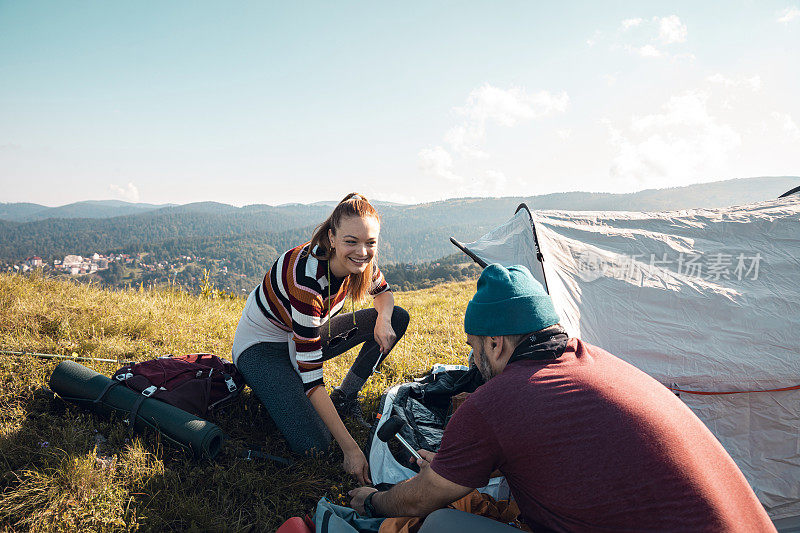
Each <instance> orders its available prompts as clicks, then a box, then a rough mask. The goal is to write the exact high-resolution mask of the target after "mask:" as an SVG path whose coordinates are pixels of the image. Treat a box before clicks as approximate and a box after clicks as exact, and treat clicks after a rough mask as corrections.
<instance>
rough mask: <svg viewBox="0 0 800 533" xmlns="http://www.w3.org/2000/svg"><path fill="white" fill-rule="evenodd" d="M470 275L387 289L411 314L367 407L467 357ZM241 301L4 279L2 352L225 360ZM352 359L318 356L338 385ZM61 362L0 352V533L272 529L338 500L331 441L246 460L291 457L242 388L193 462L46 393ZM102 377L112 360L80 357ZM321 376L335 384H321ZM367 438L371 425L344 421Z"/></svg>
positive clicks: (372, 384)
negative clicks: (219, 442) (217, 440)
mask: <svg viewBox="0 0 800 533" xmlns="http://www.w3.org/2000/svg"><path fill="white" fill-rule="evenodd" d="M473 288H474V282H463V283H456V284H450V285H442V286H438V287H434V288H431V289H426V290H422V291H415V292H406V293H399V294H397V296H396V299H397V301H398V304H399V305H402V306H403V307H405V308H406V309H408V311H409V312H410V314H411V317H412V320H411V324H410V326H409V329H408V332H407V334H406V336H405V337H404V339H403V340H402V341H401V342H400V343H399V344H398V346H397V347H396V348H395V350H394V351H393V352H392V355H391V356H390V357H389V358H388V359H387V360H386V362H385V363H384V365H383V368H382V374H380V375H376V376H373V377H372V378H371V379H370V381H369V382H368V383H367V385H366V387H365V390H364V393H365V405H366V410H367V414H374V409H375V408H376V407H377V401H378V398H379V397H380V394H381V392H383V391H384V390H385V389H386V388H387V387H388V386H389V385H391V384H394V383H398V382H402V381H407V380H408V379H409V378H410V377H412V376H414V375H418V374H420V373H423V372H424V371H425V370H427V369H429V368H430V367H431V366H432V364H433V363H435V362H446V363H456V362H463V361H464V359H465V356H466V349H465V348H466V346H465V345H464V340H463V339H464V337H463V333H462V317H463V312H464V308H465V307H466V303H467V301H468V299H469V297H470V295H471V294H472V291H473ZM243 305H244V301H243V300H241V299H234V300H230V299H208V298H204V297H202V296H200V297H195V296H190V295H188V294H186V293H183V292H178V291H170V290H143V291H137V290H129V291H105V290H102V289H100V288H98V287H95V286H86V285H78V284H74V283H70V282H64V281H55V280H52V279H47V278H43V277H22V276H18V275H0V350H13V351H20V350H25V351H29V352H44V353H57V354H73V353H74V354H77V355H79V356H81V357H95V358H112V359H115V358H119V359H122V360H137V361H139V360H145V359H151V358H154V357H158V356H163V355H166V354H170V353H171V354H184V353H192V352H201V351H208V352H212V353H216V354H219V355H222V356H224V357H229V353H230V347H231V343H232V341H233V334H234V330H235V327H236V323H237V321H238V319H239V315H240V312H241V308H242V306H243ZM354 357H355V352H352V353H348V354H345V355H343V356H341V357H339V358H336V359H333V360H332V361H329V362H328V363H326V365H325V379H326V382H327V383H328V384H332V385H335V384H337V383H339V382H340V381H341V379H342V377H343V376H344V374H345V373H346V371H347V369H348V368H349V365H350V364H351V363H352V361H353V359H354ZM57 364H58V361H53V360H46V359H39V358H35V357H32V356H29V355H25V356H17V355H0V405H2V406H3V408H2V410H0V465H2V466H0V530H13V531H25V530H30V531H78V530H80V531H120V530H125V531H127V530H140V531H161V530H170V529H180V530H184V529H195V530H212V531H247V530H255V531H271V530H274V529H275V528H276V527H277V526H278V525H279V524H280V523H282V522H283V521H284V520H285V519H286V518H288V517H290V516H293V515H303V514H305V513H306V512H310V511H312V509H313V507H314V505H315V504H316V501H317V500H318V499H319V498H320V497H321V496H323V495H326V496H328V497H329V498H330V499H332V500H334V501H338V502H340V503H342V502H344V495H346V493H347V491H348V490H349V489H351V488H353V487H354V486H355V484H354V482H353V481H352V479H350V478H349V477H348V476H347V475H346V474H344V473H343V472H342V470H341V468H340V464H341V461H342V455H341V452H339V451H338V448H335V449H332V450H331V451H330V452H328V453H327V454H325V455H323V456H321V457H316V458H311V459H300V460H298V461H297V462H296V463H295V464H294V465H293V466H290V467H284V466H280V465H277V464H274V463H271V462H268V461H265V460H257V461H247V460H244V459H242V458H240V457H239V455H238V454H239V453H240V452H242V451H243V450H245V449H247V447H249V446H254V445H260V446H262V447H263V448H264V450H265V451H267V452H268V453H271V454H274V455H278V456H283V457H290V456H291V454H290V452H289V450H288V448H287V446H286V445H285V443H284V442H283V440H282V438H281V437H280V436H279V435H278V434H277V431H276V429H275V426H274V425H273V423H272V422H271V420H270V419H269V417H268V415H267V414H266V413H265V411H264V410H263V408H262V407H261V406H260V404H259V403H258V401H257V400H256V399H255V397H254V396H252V395H251V394H250V391H249V389H247V390H245V392H244V393H243V395H242V397H241V398H240V399H239V400H238V401H237V403H236V404H235V405H233V406H232V407H229V408H228V409H226V410H225V411H224V412H222V413H220V414H219V415H217V416H216V417H215V418H214V419H212V421H213V422H215V423H216V424H217V425H219V426H220V428H221V429H222V430H223V431H224V432H225V433H226V435H227V436H228V437H229V440H227V441H226V443H225V445H224V446H223V450H222V452H221V453H220V455H219V456H218V457H217V459H216V460H215V461H213V462H198V461H195V460H193V459H191V458H189V457H188V456H187V455H186V454H185V453H184V452H182V451H180V450H178V449H176V448H174V447H172V446H171V445H169V444H167V443H162V442H160V440H159V439H158V436H157V435H146V436H140V435H136V436H134V435H131V434H129V433H128V432H127V429H126V428H125V426H124V425H123V423H122V422H121V421H119V420H109V419H104V418H102V417H99V416H96V415H94V414H90V413H88V412H86V411H84V410H82V409H80V408H78V407H76V406H74V405H72V404H67V403H64V402H63V401H61V400H60V399H58V398H55V397H53V395H52V393H49V391H48V390H47V389H46V387H47V382H48V379H49V376H50V374H51V373H52V371H53V369H54V368H55V366H56V365H57ZM82 364H84V365H86V366H88V367H90V368H92V369H94V370H96V371H98V372H100V373H102V374H105V375H110V374H111V373H113V371H114V370H116V368H117V367H118V365H117V364H116V363H101V362H82ZM329 386H330V385H329ZM348 426H349V427H350V430H351V432H352V433H353V435H354V437H355V438H356V440H358V441H359V443H360V444H361V445H362V446H363V445H364V444H366V437H367V434H366V432H365V431H364V430H361V429H360V428H357V427H355V426H353V425H351V424H348Z"/></svg>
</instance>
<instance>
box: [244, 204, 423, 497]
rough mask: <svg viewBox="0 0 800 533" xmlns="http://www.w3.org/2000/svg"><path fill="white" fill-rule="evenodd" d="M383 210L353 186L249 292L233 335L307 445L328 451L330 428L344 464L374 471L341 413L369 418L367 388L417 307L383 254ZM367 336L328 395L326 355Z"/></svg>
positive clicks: (255, 378) (248, 375)
mask: <svg viewBox="0 0 800 533" xmlns="http://www.w3.org/2000/svg"><path fill="white" fill-rule="evenodd" d="M380 227H381V226H380V216H379V215H378V213H377V211H375V208H374V207H372V205H371V204H370V203H369V201H367V199H366V198H364V197H363V196H361V195H360V194H357V193H350V194H348V195H347V196H345V197H344V199H343V200H342V201H341V202H339V204H338V205H337V206H336V207H335V208H334V210H333V212H332V213H331V214H330V216H329V217H328V218H327V220H325V222H323V223H322V224H320V225H319V226H318V227H317V228H316V230H315V231H314V235H313V236H312V238H311V241H310V242H307V243H305V244H301V245H300V246H297V247H296V248H292V249H291V250H289V251H287V252H286V253H284V254H283V255H281V256H280V257H279V258H278V260H277V261H275V264H273V265H272V268H270V269H269V271H268V272H267V274H266V276H264V281H263V282H262V283H261V284H260V285H259V286H258V287H256V288H255V290H254V291H253V292H252V293H251V294H250V296H249V297H248V298H247V303H246V305H245V308H244V311H243V312H242V318H241V319H240V320H239V325H238V326H237V328H236V336H235V338H234V341H233V360H234V363H236V366H237V367H238V368H239V370H240V371H241V372H242V375H243V376H244V378H245V380H246V381H247V384H248V385H250V387H251V388H252V389H253V391H254V392H255V393H256V395H257V396H258V398H259V400H261V402H262V403H263V404H264V406H265V407H266V408H267V411H269V414H270V416H271V417H272V419H273V420H274V421H275V424H276V425H277V426H278V428H279V429H280V431H281V433H282V434H283V435H284V437H286V439H287V440H288V441H289V445H290V446H291V448H292V450H294V451H295V452H298V453H306V452H311V451H323V450H325V449H326V448H327V447H328V446H329V445H330V440H331V435H332V436H333V438H334V439H335V440H336V442H337V443H338V444H339V446H340V447H341V449H342V452H343V453H344V465H343V466H344V469H345V470H346V471H347V472H348V473H350V474H352V475H353V476H355V477H356V478H357V479H358V480H359V481H360V482H362V483H367V482H368V480H369V466H368V463H367V460H366V458H365V457H364V453H363V452H362V451H361V449H360V448H359V447H358V445H357V444H356V442H355V440H354V439H353V437H352V436H351V435H350V433H349V432H348V431H347V428H345V426H344V424H343V423H342V416H352V417H353V418H355V419H357V420H358V421H359V422H361V423H362V424H364V425H366V422H364V419H363V416H362V414H361V407H360V405H359V403H358V392H359V391H360V390H361V387H362V386H363V385H364V382H365V381H366V380H367V379H368V378H369V376H370V375H371V374H372V372H373V371H374V370H375V369H376V368H377V367H378V365H380V364H381V362H382V361H383V359H385V358H386V356H387V355H388V354H389V352H390V351H391V349H392V348H393V347H394V345H395V344H396V343H397V341H398V339H399V338H400V337H402V336H403V333H405V330H406V327H407V326H408V320H409V317H408V313H407V312H406V311H405V310H404V309H402V308H400V307H396V306H395V305H394V296H393V295H392V291H391V289H390V288H389V286H388V284H387V283H386V281H385V280H384V279H383V274H381V271H380V269H379V268H378V266H377V265H376V264H375V256H376V252H377V248H378V238H379V234H380ZM368 295H370V296H372V297H373V298H374V308H371V309H362V310H359V311H355V310H353V312H351V313H346V314H343V315H340V316H335V315H336V314H337V313H338V312H339V311H341V310H342V308H343V307H344V301H345V298H346V297H348V296H349V297H350V300H351V301H352V302H353V303H355V302H356V301H362V300H364V299H366V297H367V296H368ZM359 344H362V347H361V351H360V352H359V354H358V356H357V357H356V360H355V362H354V363H353V366H352V367H351V368H350V370H349V371H348V373H347V375H346V376H345V378H344V381H342V384H341V386H339V387H337V388H336V389H334V390H333V392H332V393H331V395H330V396H328V394H327V392H326V390H325V386H324V383H323V374H322V363H323V361H326V360H328V359H331V358H332V357H335V356H337V355H340V354H342V353H344V352H346V351H347V350H349V349H351V348H353V347H354V346H358V345H359Z"/></svg>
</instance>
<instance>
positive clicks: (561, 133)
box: [556, 128, 572, 141]
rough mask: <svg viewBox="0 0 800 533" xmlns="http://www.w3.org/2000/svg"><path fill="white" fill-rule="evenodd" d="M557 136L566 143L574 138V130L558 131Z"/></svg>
mask: <svg viewBox="0 0 800 533" xmlns="http://www.w3.org/2000/svg"><path fill="white" fill-rule="evenodd" d="M556 135H558V138H559V139H562V140H565V141H566V140H567V139H569V138H570V137H572V130H571V129H569V128H564V129H561V130H558V131H556Z"/></svg>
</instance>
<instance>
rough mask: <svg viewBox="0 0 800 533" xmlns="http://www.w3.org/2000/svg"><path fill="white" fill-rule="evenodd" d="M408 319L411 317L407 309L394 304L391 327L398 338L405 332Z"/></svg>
mask: <svg viewBox="0 0 800 533" xmlns="http://www.w3.org/2000/svg"><path fill="white" fill-rule="evenodd" d="M410 320H411V317H410V316H409V314H408V311H406V310H405V309H403V308H402V307H400V306H399V305H395V306H394V309H393V310H392V329H394V332H395V334H396V335H397V338H398V339H399V338H400V337H402V336H403V334H404V333H405V332H406V328H407V327H408V323H409V321H410Z"/></svg>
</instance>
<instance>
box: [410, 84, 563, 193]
mask: <svg viewBox="0 0 800 533" xmlns="http://www.w3.org/2000/svg"><path fill="white" fill-rule="evenodd" d="M568 105H569V96H567V93H565V92H561V93H558V94H554V93H550V92H548V91H539V92H535V93H529V92H527V91H526V90H525V89H523V88H521V87H511V88H509V89H501V88H499V87H495V86H493V85H490V84H488V83H486V84H484V85H482V86H480V87H478V88H476V89H474V90H472V91H471V92H470V93H469V95H467V99H466V102H465V103H464V105H463V106H461V107H455V108H453V110H454V111H455V112H456V114H457V115H459V116H460V117H462V121H461V123H460V124H457V125H455V126H453V127H452V128H450V129H449V130H447V132H445V134H444V139H443V140H444V143H445V145H446V146H447V147H448V148H449V149H446V148H445V147H444V146H435V147H432V148H424V149H422V150H420V151H419V153H418V154H417V161H418V164H419V168H420V169H421V170H422V171H423V172H425V173H426V174H428V175H432V176H436V177H439V178H442V179H444V180H446V181H448V182H451V183H456V184H458V187H459V192H460V193H461V194H484V195H485V194H500V193H501V192H502V190H503V189H504V188H505V187H507V185H508V178H506V177H505V175H504V174H503V173H502V172H500V171H499V170H494V169H483V173H484V174H483V176H482V177H480V178H477V177H475V178H472V179H469V180H468V179H467V178H465V177H464V176H462V175H460V174H458V173H456V171H455V170H454V167H455V166H456V163H457V162H458V161H454V156H456V157H459V158H461V159H462V160H463V158H469V159H488V158H489V154H488V153H487V152H486V151H485V150H484V149H483V145H484V143H485V141H486V131H487V126H489V125H491V124H494V125H498V126H505V127H513V126H516V125H517V124H519V123H521V122H524V121H531V120H534V119H538V118H541V117H544V116H547V115H551V114H556V113H563V112H564V111H565V110H566V109H567V106H568ZM462 162H463V161H462ZM472 164H473V165H474V163H472ZM469 168H470V173H471V174H472V175H476V174H475V173H476V169H475V167H474V166H471V167H469Z"/></svg>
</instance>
